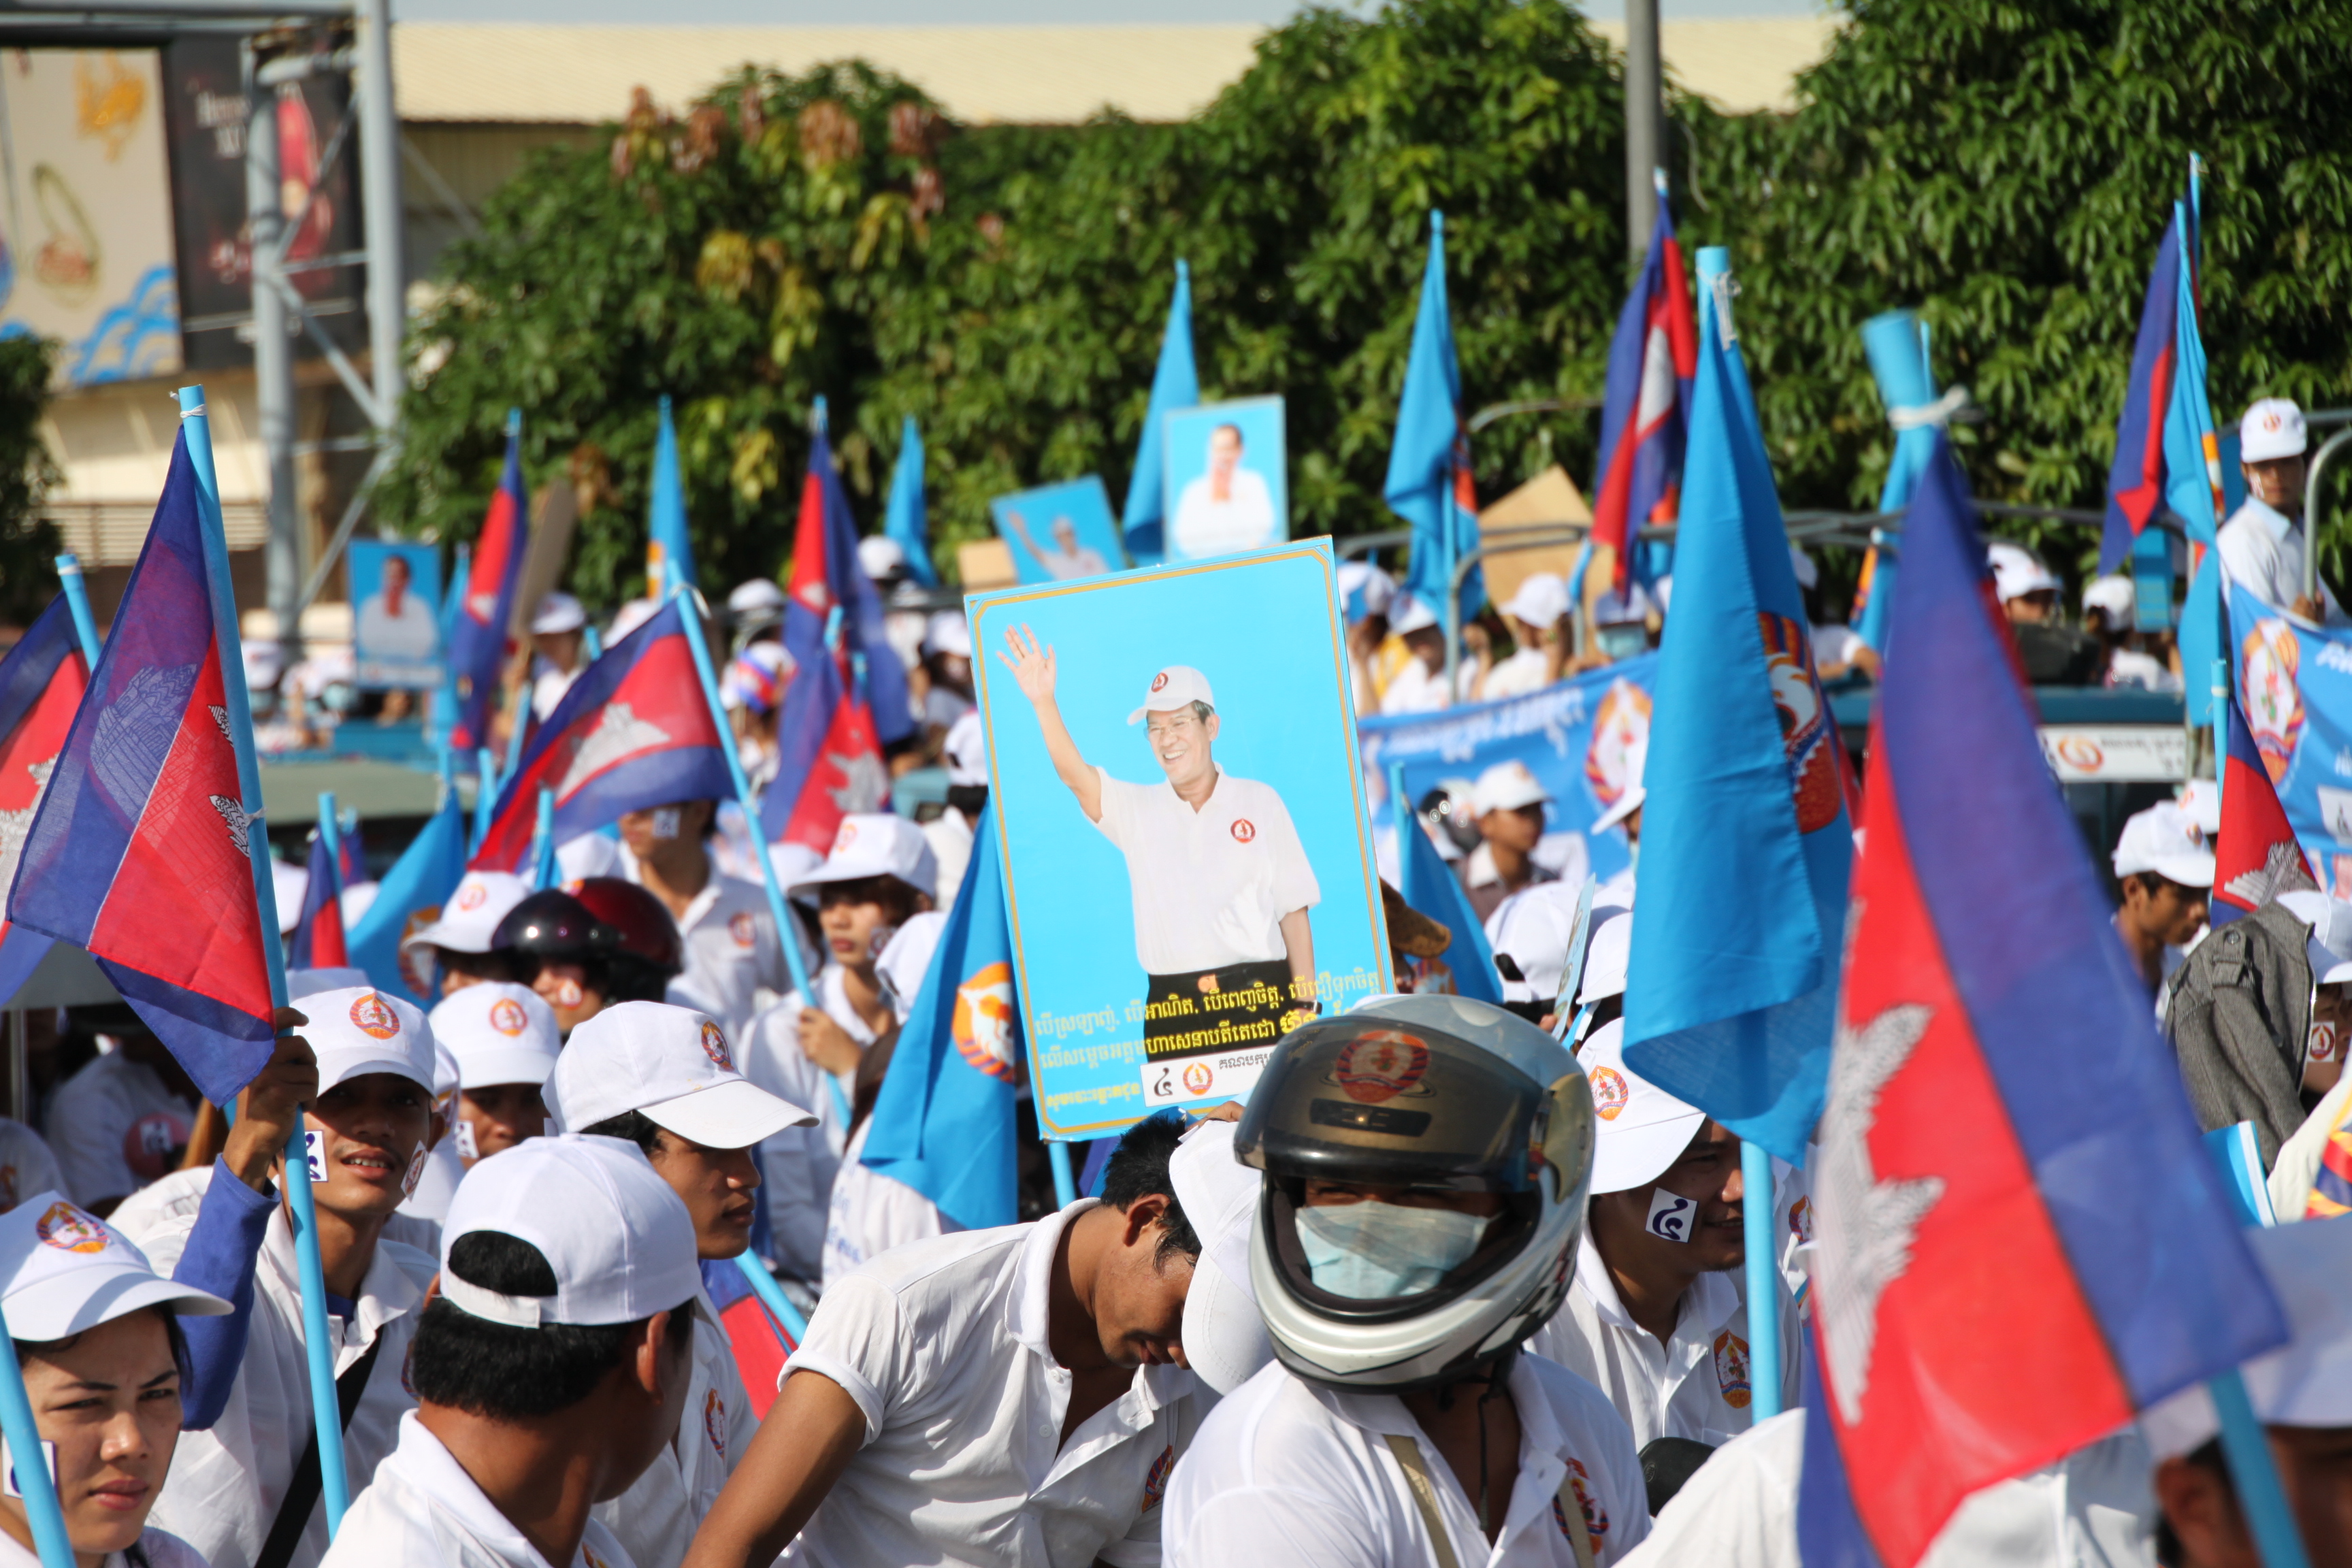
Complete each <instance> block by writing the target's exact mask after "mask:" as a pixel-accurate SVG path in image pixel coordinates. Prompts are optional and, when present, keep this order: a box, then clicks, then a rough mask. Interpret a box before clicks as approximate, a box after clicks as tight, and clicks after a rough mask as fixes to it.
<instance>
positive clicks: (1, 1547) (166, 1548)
mask: <svg viewBox="0 0 2352 1568" xmlns="http://www.w3.org/2000/svg"><path fill="white" fill-rule="evenodd" d="M43 1190H44V1191H47V1190H49V1189H43ZM139 1554H140V1555H141V1556H142V1557H144V1558H145V1559H146V1560H147V1568H205V1560H204V1559H203V1558H201V1557H199V1556H197V1555H196V1549H195V1548H194V1547H193V1546H191V1545H189V1544H188V1543H187V1542H184V1541H183V1540H181V1539H180V1538H179V1537H178V1536H176V1535H173V1533H172V1532H171V1531H165V1530H157V1529H155V1528H154V1527H153V1526H152V1525H151V1526H149V1527H148V1528H147V1529H145V1530H142V1531H140V1532H139ZM0 1568H41V1559H40V1555H39V1553H37V1552H33V1551H32V1550H30V1549H29V1548H26V1547H23V1546H19V1545H17V1544H16V1538H15V1537H14V1536H9V1535H0ZM102 1568H131V1554H130V1553H129V1552H108V1553H107V1554H106V1560H105V1563H103V1565H102Z"/></svg>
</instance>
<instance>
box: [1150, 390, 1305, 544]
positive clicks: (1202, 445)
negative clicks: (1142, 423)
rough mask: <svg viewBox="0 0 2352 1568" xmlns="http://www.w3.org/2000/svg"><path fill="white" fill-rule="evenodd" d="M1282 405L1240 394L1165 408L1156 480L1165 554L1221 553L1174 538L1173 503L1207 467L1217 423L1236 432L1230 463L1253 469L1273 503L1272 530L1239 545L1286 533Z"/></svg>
mask: <svg viewBox="0 0 2352 1568" xmlns="http://www.w3.org/2000/svg"><path fill="white" fill-rule="evenodd" d="M1283 420H1284V414H1283V404H1282V399H1281V398H1279V397H1244V398H1241V399H1239V400H1237V401H1235V402H1232V403H1204V404H1202V405H1201V406H1199V407H1198V408H1179V409H1176V410H1174V411H1172V412H1171V413H1170V414H1169V415H1168V416H1167V417H1166V419H1165V420H1164V422H1163V434H1162V435H1161V437H1160V440H1161V443H1162V445H1161V451H1162V453H1163V454H1164V456H1163V458H1162V460H1161V467H1160V474H1161V476H1162V479H1161V482H1162V484H1163V485H1164V486H1165V487H1166V489H1165V491H1164V495H1165V500H1164V501H1163V502H1162V504H1163V505H1164V507H1165V508H1166V518H1167V521H1166V522H1165V523H1164V524H1163V526H1164V528H1165V529H1166V532H1167V540H1168V554H1169V558H1170V559H1171V560H1174V559H1176V558H1178V557H1180V556H1183V557H1190V558H1193V559H1199V558H1202V557H1206V556H1212V555H1223V554H1224V553H1226V552H1225V551H1223V550H1192V551H1188V550H1186V549H1185V548H1184V546H1183V543H1182V542H1181V541H1180V540H1179V539H1178V537H1177V531H1176V521H1177V507H1178V505H1179V503H1181V501H1182V500H1183V497H1184V487H1185V486H1187V485H1189V484H1191V483H1192V481H1193V480H1194V479H1201V478H1203V477H1205V476H1206V475H1207V473H1208V471H1209V437H1210V436H1211V435H1212V434H1213V433H1214V432H1215V430H1216V428H1217V426H1220V425H1231V426H1234V428H1235V429H1237V430H1239V431H1240V432H1241V433H1242V456H1241V461H1240V462H1238V463H1236V464H1235V465H1234V468H1235V469H1236V470H1238V471H1239V472H1241V473H1245V474H1255V475H1256V476H1257V477H1258V478H1259V479H1263V480H1265V489H1266V495H1267V499H1268V500H1271V501H1272V502H1273V504H1274V531H1273V532H1272V533H1271V534H1269V535H1267V536H1266V537H1265V539H1263V540H1258V541H1254V542H1252V543H1250V544H1247V545H1244V546H1242V547H1241V548H1244V549H1257V548H1263V547H1264V546H1265V545H1271V544H1279V543H1281V542H1283V541H1284V540H1286V539H1288V538H1289V537H1290V484H1289V478H1290V470H1289V458H1288V456H1287V447H1286V440H1287V437H1286V431H1285V430H1284V427H1283Z"/></svg>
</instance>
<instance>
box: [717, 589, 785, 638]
mask: <svg viewBox="0 0 2352 1568" xmlns="http://www.w3.org/2000/svg"><path fill="white" fill-rule="evenodd" d="M727 619H728V621H729V622H730V624H731V625H732V626H734V628H735V636H736V637H737V638H738V639H739V640H748V639H750V638H752V637H758V636H760V635H761V633H765V634H767V635H768V636H770V637H773V636H774V635H775V634H776V632H777V630H778V629H779V628H780V627H781V626H782V624H783V619H784V591H783V590H782V588H779V587H777V586H776V582H775V579H774V578H772V577H753V578H751V579H750V580H748V581H746V582H741V583H738V584H735V586H734V587H733V588H732V589H731V590H730V591H729V593H728V595H727Z"/></svg>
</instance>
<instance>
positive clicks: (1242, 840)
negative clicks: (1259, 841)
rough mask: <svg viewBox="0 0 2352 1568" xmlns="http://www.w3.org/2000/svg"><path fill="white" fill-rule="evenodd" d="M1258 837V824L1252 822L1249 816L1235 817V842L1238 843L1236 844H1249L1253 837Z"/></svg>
mask: <svg viewBox="0 0 2352 1568" xmlns="http://www.w3.org/2000/svg"><path fill="white" fill-rule="evenodd" d="M1255 837H1257V824H1256V823H1255V822H1252V821H1251V820H1250V819H1249V818H1248V817H1246V816H1237V817H1235V818H1234V843H1236V844H1247V843H1248V842H1249V841H1250V840H1251V839H1253V838H1255Z"/></svg>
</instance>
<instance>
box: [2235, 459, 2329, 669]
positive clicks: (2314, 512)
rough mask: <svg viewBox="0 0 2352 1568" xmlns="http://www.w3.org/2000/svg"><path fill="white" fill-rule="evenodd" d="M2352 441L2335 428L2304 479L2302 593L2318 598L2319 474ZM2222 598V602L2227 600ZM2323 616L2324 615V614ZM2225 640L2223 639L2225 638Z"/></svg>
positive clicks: (2308, 597)
mask: <svg viewBox="0 0 2352 1568" xmlns="http://www.w3.org/2000/svg"><path fill="white" fill-rule="evenodd" d="M2347 441H2352V430H2338V431H2337V432H2336V434H2335V435H2333V436H2330V437H2328V438H2327V439H2326V441H2324V442H2322V443H2321V444H2320V447H2319V450H2318V451H2317V452H2315V453H2314V454H2313V455H2312V458H2311V468H2310V471H2309V472H2308V473H2306V474H2305V476H2304V480H2303V596H2304V597H2305V598H2306V599H2316V598H2318V597H2319V474H2320V470H2321V469H2323V468H2326V467H2327V459H2328V458H2332V457H2334V456H2335V455H2336V448H2337V447H2341V446H2343V445H2344V443H2346V442H2347ZM2227 602H2228V601H2227V600H2224V601H2223V603H2225V604H2226V603H2227ZM2323 618H2324V617H2323ZM2224 640H2226V639H2224Z"/></svg>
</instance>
